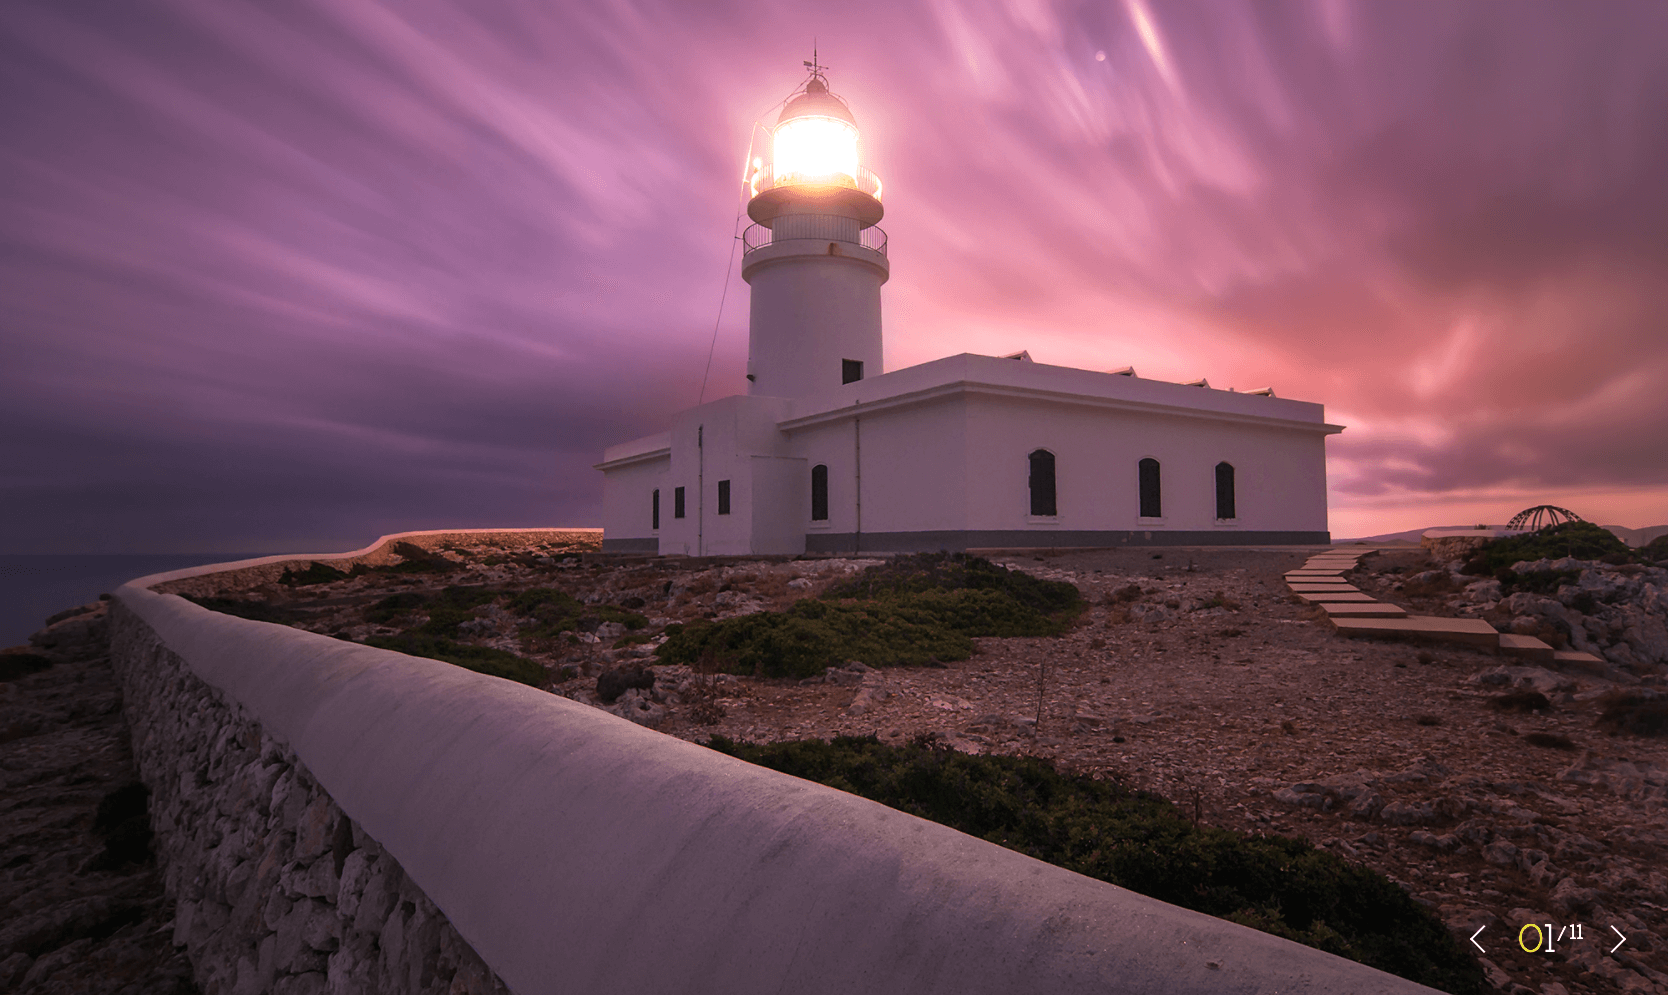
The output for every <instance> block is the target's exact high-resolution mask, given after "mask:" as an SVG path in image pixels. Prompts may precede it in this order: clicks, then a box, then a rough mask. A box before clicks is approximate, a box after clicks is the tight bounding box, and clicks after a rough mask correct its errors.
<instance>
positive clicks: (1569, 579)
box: [1494, 567, 1581, 595]
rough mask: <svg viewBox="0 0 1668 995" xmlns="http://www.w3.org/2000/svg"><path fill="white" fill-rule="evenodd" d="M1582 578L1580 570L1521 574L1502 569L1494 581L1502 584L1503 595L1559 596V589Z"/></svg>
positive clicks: (1507, 568)
mask: <svg viewBox="0 0 1668 995" xmlns="http://www.w3.org/2000/svg"><path fill="white" fill-rule="evenodd" d="M1580 578H1581V571H1579V570H1541V571H1536V572H1532V573H1526V574H1520V573H1517V572H1515V571H1513V570H1512V568H1511V567H1501V568H1500V569H1499V570H1497V571H1495V573H1494V579H1495V580H1498V581H1499V582H1500V593H1501V595H1508V594H1513V593H1516V592H1518V591H1528V592H1529V593H1531V594H1547V595H1550V594H1557V593H1558V588H1560V587H1562V586H1564V585H1565V584H1573V583H1575V582H1576V581H1577V580H1579V579H1580Z"/></svg>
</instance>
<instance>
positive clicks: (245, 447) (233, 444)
mask: <svg viewBox="0 0 1668 995" xmlns="http://www.w3.org/2000/svg"><path fill="white" fill-rule="evenodd" d="M813 44H814V45H815V46H816V48H817V51H818V53H819V56H820V58H821V60H822V61H823V62H824V63H826V64H828V65H829V66H830V67H831V69H830V70H829V80H830V83H831V85H832V87H833V89H834V91H835V92H836V93H839V94H840V95H842V96H843V97H844V98H845V99H847V100H848V101H849V103H850V106H851V108H852V110H853V113H854V114H855V116H856V118H857V122H858V125H859V127H860V128H861V129H862V141H863V146H862V148H863V155H864V160H865V162H866V164H867V165H869V166H870V167H871V168H873V169H874V170H875V171H876V172H877V173H878V174H879V175H880V176H881V178H882V179H883V181H884V183H885V185H886V186H885V190H886V219H885V220H884V221H883V222H882V227H883V228H885V229H886V231H887V233H888V237H889V253H890V257H891V261H892V277H891V281H890V282H889V283H888V284H887V286H886V288H885V289H884V291H883V307H884V316H885V317H884V322H885V324H884V327H885V336H886V365H887V368H888V369H895V368H898V367H902V366H907V365H912V364H914V363H918V362H923V361H926V360H930V359H934V358H938V357H941V356H945V355H951V354H955V353H960V352H975V353H985V354H1003V353H1008V352H1014V351H1017V350H1019V349H1027V350H1029V351H1030V353H1031V355H1032V356H1033V357H1034V358H1035V359H1036V360H1037V361H1038V362H1044V363H1053V364H1058V365H1064V366H1077V367H1084V368H1089V369H1116V368H1119V367H1123V366H1126V365H1133V366H1135V367H1136V369H1137V371H1138V372H1139V373H1140V374H1141V375H1142V376H1145V377H1152V378H1157V379H1166V380H1176V381H1186V380H1193V379H1196V378H1198V377H1206V378H1208V379H1209V381H1210V383H1211V384H1212V385H1213V386H1215V387H1229V386H1234V387H1237V388H1238V389H1241V390H1244V389H1252V388H1258V387H1269V386H1272V387H1273V388H1274V389H1275V391H1276V393H1278V394H1279V395H1280V396H1282V397H1292V398H1298V399H1302V400H1310V401H1318V402H1321V403H1324V404H1325V405H1326V414H1327V420H1328V421H1331V422H1333V423H1337V424H1343V425H1346V426H1347V429H1346V431H1345V432H1344V433H1343V434H1341V435H1338V436H1333V437H1331V438H1330V439H1329V440H1328V441H1327V451H1328V486H1329V502H1330V525H1331V529H1332V533H1333V535H1334V536H1335V537H1345V536H1358V535H1371V534H1378V533H1385V532H1391V531H1396V530H1400V529H1407V528H1414V527H1419V526H1426V525H1441V524H1456V523H1474V522H1490V523H1499V522H1503V521H1505V520H1506V518H1508V517H1510V516H1511V515H1512V514H1513V513H1515V512H1516V511H1518V510H1520V509H1522V508H1524V507H1527V506H1529V505H1535V504H1542V503H1550V504H1555V505H1561V506H1564V507H1567V508H1570V509H1571V510H1573V511H1576V512H1577V513H1578V514H1580V515H1582V516H1583V517H1585V518H1588V519H1591V520H1598V521H1601V522H1603V523H1605V524H1620V525H1627V526H1632V527H1642V526H1648V525H1655V524H1661V523H1665V522H1668V458H1665V454H1668V57H1664V53H1665V52H1668V5H1664V4H1662V3H1660V2H1657V0H1648V2H1638V3H1628V2H1621V0H1613V2H1607V3H1604V4H1570V3H1562V2H1560V3H1535V2H1517V3H1510V4H1503V3H1492V2H1490V3H1484V2H1471V0H1456V2H1452V3H1441V4H1435V3H1430V4H1406V3H1399V2H1389V0H1380V2H1372V3H1352V2H1348V0H1312V2H1265V0H1253V2H1246V3H1237V2H1231V0H1208V2H1206V0H1199V2H1192V3H1163V2H1159V0H1098V2H1095V3H1070V2H1064V3H1049V2H1045V0H1006V2H977V0H976V2H968V3H952V2H948V0H924V2H911V0H904V2H896V0H894V2H888V3H873V4H871V3H863V2H853V3H842V4H819V5H788V4H780V3H765V2H760V3H747V2H744V0H734V2H711V3H698V4H692V3H686V2H671V0H665V2H643V3H633V2H618V0H601V2H597V0H588V2H567V3H565V2H539V3H533V2H526V0H494V2H492V3H474V2H459V3H442V2H433V0H408V2H401V3H397V4H394V3H390V4H376V3H368V2H362V0H291V2H286V3H281V4H273V3H244V2H237V0H154V2H148V3H144V4H133V3H128V2H97V3H95V2H88V0H51V2H47V0H9V2H7V3H5V4H3V5H0V553H139V552H145V553H151V552H212V551H220V550H238V551H272V552H279V551H309V552H311V551H325V550H331V549H348V548H356V547H358V546H361V545H363V544H365V543H366V542H369V541H370V540H371V539H374V538H375V537H376V536H378V535H380V534H384V533H388V532H394V531H400V530H407V529H427V528H447V527H460V528H461V527H492V526H505V527H508V526H580V525H594V524H598V523H599V522H600V518H601V515H600V497H601V474H600V473H598V472H596V471H595V470H593V469H591V466H592V464H594V463H595V462H597V461H598V460H599V459H600V456H601V451H602V449H603V448H604V447H605V446H608V445H611V444H614V443H617V442H621V441H625V440H628V439H631V438H635V437H637V436H640V435H644V434H648V433H650V432H653V431H657V430H659V429H661V428H662V427H663V426H664V424H665V422H666V421H667V419H668V416H669V415H670V414H671V413H672V412H675V411H677V410H680V409H682V408H685V407H688V406H690V405H692V404H694V403H696V401H697V400H698V399H699V398H701V397H702V396H704V397H705V398H706V399H708V400H711V399H713V398H715V397H720V396H724V395H726V394H732V393H739V392H741V391H742V389H743V387H744V381H743V379H742V374H743V371H744V363H745V350H746V337H747V336H746V316H747V288H746V285H745V283H743V282H742V281H741V279H740V276H739V272H738V271H739V261H738V260H736V259H734V253H733V251H732V250H733V248H734V245H735V239H734V236H735V234H736V232H737V230H738V224H737V217H738V214H739V212H740V209H741V200H740V195H741V190H742V186H741V177H742V172H743V163H744V161H745V160H746V158H747V153H748V149H749V143H750V141H752V140H753V138H754V136H756V135H758V134H759V132H758V131H757V125H759V124H766V125H768V124H771V123H773V122H774V117H775V111H774V108H776V107H777V105H779V104H780V102H781V101H782V99H783V98H784V97H786V96H787V95H788V94H789V93H790V92H791V91H792V90H793V89H794V88H795V87H796V86H798V85H799V84H800V82H801V81H802V80H803V75H804V74H803V70H802V68H801V66H800V63H801V61H802V60H803V59H806V58H808V57H809V56H810V54H811V49H812V46H813ZM721 304H722V311H721V310H720V308H721ZM720 315H721V317H720ZM709 353H710V356H711V361H710V373H709V372H708V362H709ZM703 381H705V385H704V388H703Z"/></svg>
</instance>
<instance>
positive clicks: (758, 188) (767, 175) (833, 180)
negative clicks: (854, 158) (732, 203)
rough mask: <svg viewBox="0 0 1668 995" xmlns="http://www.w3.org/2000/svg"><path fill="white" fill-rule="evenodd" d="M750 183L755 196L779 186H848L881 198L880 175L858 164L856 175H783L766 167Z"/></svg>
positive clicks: (754, 175) (757, 172) (876, 198)
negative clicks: (776, 173)
mask: <svg viewBox="0 0 1668 995" xmlns="http://www.w3.org/2000/svg"><path fill="white" fill-rule="evenodd" d="M749 183H750V185H751V186H752V193H751V194H750V196H753V197H757V196H758V195H759V194H761V193H763V192H764V191H766V190H773V189H775V188H777V187H801V186H813V187H814V186H822V187H846V188H847V189H850V190H856V191H859V192H861V193H866V194H868V195H869V196H871V197H873V198H874V199H875V200H880V199H881V198H880V194H881V183H880V177H878V176H876V175H875V174H874V171H873V170H871V169H869V168H868V167H866V166H858V167H857V175H856V176H847V175H845V174H844V173H835V174H834V175H832V176H802V175H800V174H799V173H786V174H784V175H782V176H775V175H774V174H772V173H771V172H770V170H769V168H768V167H766V168H762V169H759V170H758V171H756V172H755V173H754V174H753V177H752V179H751V180H750V181H749Z"/></svg>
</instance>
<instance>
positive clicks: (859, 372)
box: [840, 359, 863, 383]
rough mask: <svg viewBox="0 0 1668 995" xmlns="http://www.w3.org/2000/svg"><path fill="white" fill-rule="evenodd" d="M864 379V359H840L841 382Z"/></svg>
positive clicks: (853, 381) (854, 381)
mask: <svg viewBox="0 0 1668 995" xmlns="http://www.w3.org/2000/svg"><path fill="white" fill-rule="evenodd" d="M861 379H863V361H862V360H861V359H842V360H840V382H841V383H856V382H857V381H859V380H861Z"/></svg>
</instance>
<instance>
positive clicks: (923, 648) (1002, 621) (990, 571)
mask: <svg viewBox="0 0 1668 995" xmlns="http://www.w3.org/2000/svg"><path fill="white" fill-rule="evenodd" d="M1083 607H1084V605H1083V599H1082V595H1081V594H1079V593H1078V590H1077V588H1076V587H1073V586H1072V585H1071V584H1065V583H1060V582H1056V581H1043V580H1037V579H1036V578H1034V577H1031V576H1028V575H1026V574H1023V573H1020V572H1018V571H1012V570H1007V569H1005V568H1002V567H998V566H996V565H995V564H993V563H991V562H990V561H989V560H985V559H980V558H979V557H972V556H966V555H964V554H960V553H954V554H952V553H923V554H920V555H916V556H900V557H897V558H895V559H893V560H891V561H889V562H888V563H885V564H882V565H880V566H876V567H870V568H869V569H868V570H866V571H864V572H863V574H862V575H861V576H859V577H857V578H854V579H853V580H850V581H847V582H846V583H844V584H839V585H836V586H834V587H833V588H830V589H829V590H828V591H826V592H824V594H823V595H822V597H821V598H808V599H806V600H803V601H799V602H796V603H794V604H793V605H792V606H790V607H789V608H788V609H787V610H786V611H780V612H758V613H756V614H752V615H743V616H741V617H739V618H732V619H726V620H724V621H722V622H694V623H691V624H688V625H673V626H668V627H667V629H666V635H667V637H668V638H667V640H666V642H665V643H663V644H661V646H660V647H659V648H658V649H657V650H656V651H655V653H656V655H657V656H659V657H660V659H661V661H662V662H664V663H686V664H690V665H692V666H696V667H699V668H701V669H706V670H720V671H724V672H727V673H732V674H747V675H753V676H757V677H811V676H814V675H816V674H819V673H821V672H822V671H823V670H824V669H826V668H828V667H834V666H839V665H840V664H842V663H845V662H846V661H847V660H861V661H863V662H864V663H866V664H868V665H869V666H871V667H897V666H921V665H930V664H933V663H941V662H946V661H950V660H965V659H966V658H967V657H969V656H971V655H972V653H973V641H972V637H974V636H1054V635H1059V634H1060V633H1061V632H1063V631H1065V630H1066V628H1067V627H1069V626H1070V625H1071V621H1072V619H1073V618H1074V617H1075V616H1076V615H1077V614H1078V612H1080V611H1081V610H1082V609H1083Z"/></svg>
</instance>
